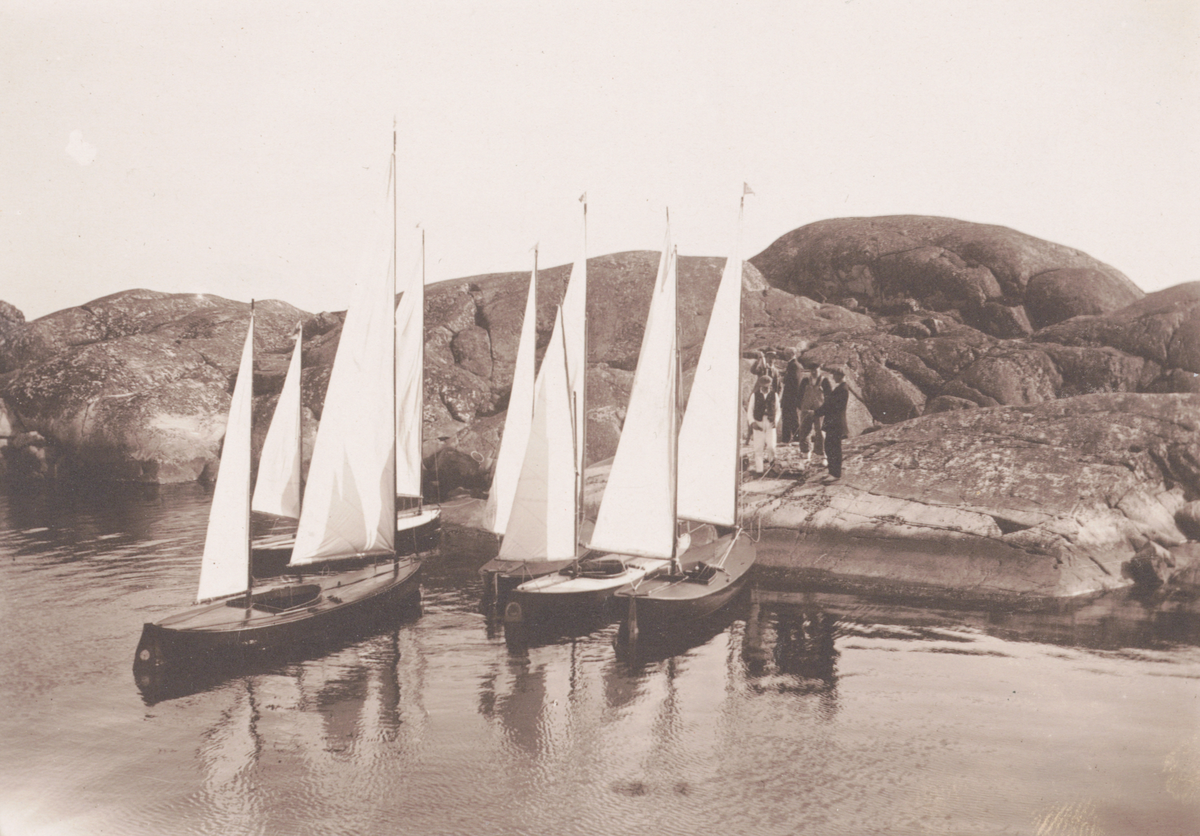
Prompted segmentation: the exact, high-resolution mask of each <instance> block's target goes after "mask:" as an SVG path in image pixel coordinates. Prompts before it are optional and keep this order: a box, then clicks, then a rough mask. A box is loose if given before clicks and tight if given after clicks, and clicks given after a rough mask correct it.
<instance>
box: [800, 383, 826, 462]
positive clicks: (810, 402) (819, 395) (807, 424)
mask: <svg viewBox="0 0 1200 836" xmlns="http://www.w3.org/2000/svg"><path fill="white" fill-rule="evenodd" d="M823 403H825V391H824V390H823V389H822V388H821V381H820V380H819V378H818V375H817V373H816V371H815V370H812V369H805V370H804V377H803V379H802V380H801V381H800V429H799V432H798V435H799V438H800V452H801V453H803V454H804V460H805V461H806V462H808V461H812V454H813V450H816V451H817V455H818V456H820V457H821V464H822V465H824V464H825V434H824V433H823V432H822V431H821V416H820V415H819V414H818V413H817V410H818V409H820V408H821V404H823ZM809 436H812V438H811V440H810V438H809Z"/></svg>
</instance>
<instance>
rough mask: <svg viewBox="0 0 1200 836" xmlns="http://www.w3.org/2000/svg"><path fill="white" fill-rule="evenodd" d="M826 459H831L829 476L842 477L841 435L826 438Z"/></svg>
mask: <svg viewBox="0 0 1200 836" xmlns="http://www.w3.org/2000/svg"><path fill="white" fill-rule="evenodd" d="M825 458H827V459H829V475H830V476H834V477H840V476H841V475H842V437H841V436H840V435H827V436H825Z"/></svg>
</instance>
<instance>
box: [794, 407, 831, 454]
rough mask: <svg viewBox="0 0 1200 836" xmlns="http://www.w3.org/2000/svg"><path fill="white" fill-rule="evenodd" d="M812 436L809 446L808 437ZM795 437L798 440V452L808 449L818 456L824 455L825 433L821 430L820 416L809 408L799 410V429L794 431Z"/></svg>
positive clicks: (805, 451)
mask: <svg viewBox="0 0 1200 836" xmlns="http://www.w3.org/2000/svg"><path fill="white" fill-rule="evenodd" d="M810 435H811V436H812V442H811V444H812V446H811V447H810V446H809V440H808V437H809V436H810ZM796 437H797V438H798V439H799V440H800V452H801V453H807V452H808V451H809V450H810V449H811V450H813V451H814V452H815V453H816V454H817V455H818V456H824V455H825V434H824V433H823V432H821V416H820V415H817V414H815V413H814V412H813V411H812V410H811V409H804V410H801V411H800V430H799V431H798V432H797V433H796Z"/></svg>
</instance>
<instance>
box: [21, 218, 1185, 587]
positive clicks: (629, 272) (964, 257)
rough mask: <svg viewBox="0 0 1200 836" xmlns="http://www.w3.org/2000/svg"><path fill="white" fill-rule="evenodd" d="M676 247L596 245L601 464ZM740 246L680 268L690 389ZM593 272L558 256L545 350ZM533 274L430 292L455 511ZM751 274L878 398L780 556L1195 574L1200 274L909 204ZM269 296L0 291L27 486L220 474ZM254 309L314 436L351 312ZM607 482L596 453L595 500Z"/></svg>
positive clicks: (435, 459)
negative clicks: (1115, 260)
mask: <svg viewBox="0 0 1200 836" xmlns="http://www.w3.org/2000/svg"><path fill="white" fill-rule="evenodd" d="M656 259H657V254H655V253H646V252H633V253H617V254H612V255H604V256H596V257H594V258H592V259H589V262H588V270H589V297H588V306H589V340H590V352H591V354H590V366H589V371H588V383H589V410H588V453H589V459H590V460H591V461H592V462H598V461H602V460H604V459H606V458H607V457H609V456H611V455H612V453H613V451H614V450H615V446H616V441H617V438H618V437H619V434H620V427H621V423H622V421H623V419H624V406H625V401H626V399H627V396H628V389H629V385H630V381H631V379H632V366H633V363H634V362H635V361H636V355H637V346H638V345H639V344H640V340H641V329H642V323H643V321H644V319H645V313H646V308H647V306H648V302H649V293H650V287H651V284H652V282H653V278H654V268H655V263H656ZM723 263H724V259H722V258H713V257H682V258H681V259H680V268H679V273H680V275H679V281H680V296H679V299H680V301H679V316H680V331H681V345H682V350H683V359H684V367H685V386H686V369H688V368H690V367H691V366H693V365H694V364H695V362H696V357H697V354H698V351H699V345H700V341H701V340H702V337H703V333H704V329H705V327H706V325H707V321H708V316H709V312H710V309H711V307H712V302H713V296H714V294H715V291H716V285H717V281H718V278H719V276H720V272H721V267H722V265H723ZM568 273H569V267H568V266H565V265H564V266H562V267H557V268H550V269H548V270H543V271H540V273H539V279H540V283H539V290H538V299H537V302H538V305H537V308H538V344H539V346H541V347H544V345H545V343H546V341H547V340H548V338H549V331H550V326H551V323H552V321H553V313H554V309H555V306H556V305H557V304H558V302H559V301H560V300H561V296H562V293H563V290H564V288H565V284H566V278H567V275H568ZM527 280H528V277H527V275H525V274H515V273H513V274H494V275H487V276H477V277H472V278H468V279H463V280H461V281H453V282H443V283H441V284H439V285H433V286H431V287H430V288H429V289H428V292H427V298H426V412H425V422H424V423H425V439H426V450H425V453H426V471H427V473H428V476H429V478H428V481H427V484H426V492H427V496H428V498H429V499H430V500H433V501H437V500H446V499H448V498H450V497H453V496H459V497H470V496H474V497H476V498H478V497H479V496H481V495H482V494H483V493H484V492H485V491H486V489H487V486H488V484H489V482H490V470H491V466H492V461H493V458H494V456H495V452H496V449H497V446H498V441H499V435H500V433H501V432H502V430H503V425H504V410H505V408H506V406H507V398H508V390H509V388H510V386H511V381H512V368H513V363H514V361H515V352H516V342H517V332H518V329H519V325H520V318H521V311H522V309H523V307H524V305H523V301H524V288H525V287H526V286H527ZM742 284H743V287H742V317H743V338H744V348H745V351H746V352H747V354H748V355H749V354H750V353H752V352H754V351H757V350H761V351H764V352H766V353H767V355H768V356H774V357H776V358H779V357H782V355H784V354H785V353H786V352H787V351H788V350H791V349H796V350H798V351H799V352H800V355H801V357H802V359H803V360H804V361H806V362H808V363H812V364H833V363H837V364H840V365H842V366H844V367H846V368H847V369H848V370H849V375H850V377H851V380H852V382H853V384H854V390H855V391H856V393H858V394H859V395H860V396H861V397H856V398H852V401H851V408H850V411H849V419H850V420H849V424H850V430H851V436H852V437H851V438H850V439H848V440H847V442H846V453H847V461H846V469H845V475H844V476H843V478H842V479H841V480H840V481H838V482H832V483H827V482H826V481H822V480H821V479H820V478H819V477H820V476H821V475H822V474H820V473H819V472H818V471H817V470H815V469H813V468H812V467H811V466H805V463H803V462H801V461H799V460H798V458H797V454H796V451H795V450H794V449H788V448H783V449H782V450H781V454H780V457H779V462H778V468H777V469H776V470H775V471H773V472H772V473H771V474H770V475H769V477H768V478H763V479H758V480H754V481H751V482H748V483H747V484H746V489H745V495H744V499H745V520H746V522H747V525H748V527H750V528H751V530H752V531H753V532H754V533H755V536H758V537H760V541H759V563H760V565H761V566H762V567H763V571H790V572H793V573H801V574H804V575H805V576H806V577H809V578H815V579H820V578H825V577H836V578H839V579H841V580H842V581H844V582H847V583H863V584H893V585H905V584H907V585H913V586H915V587H916V586H928V587H930V588H935V589H942V590H950V591H954V592H956V593H961V594H964V595H971V596H973V597H984V598H987V597H997V598H1008V599H1014V600H1016V599H1023V598H1044V599H1063V598H1074V597H1078V596H1081V595H1086V594H1090V593H1097V592H1102V591H1104V590H1109V589H1114V588H1119V587H1125V586H1129V585H1131V584H1134V583H1137V584H1139V585H1140V586H1142V587H1144V588H1147V589H1152V588H1159V589H1160V594H1161V590H1166V591H1169V592H1172V593H1175V592H1179V593H1180V594H1190V593H1185V592H1183V590H1188V589H1194V588H1195V587H1196V580H1197V574H1198V571H1197V567H1196V564H1195V562H1194V561H1193V560H1192V552H1193V549H1194V547H1195V546H1196V539H1200V506H1197V505H1195V504H1194V503H1195V502H1196V501H1197V500H1200V421H1198V418H1200V283H1191V284H1182V285H1177V286H1175V287H1172V288H1170V289H1168V290H1164V291H1159V292H1157V293H1154V294H1151V295H1149V296H1147V295H1145V294H1143V293H1142V292H1141V291H1140V290H1139V289H1138V288H1137V286H1136V285H1134V284H1133V282H1131V281H1130V280H1129V279H1128V278H1126V277H1125V276H1124V275H1122V274H1121V273H1120V272H1119V271H1117V270H1115V269H1113V268H1112V267H1109V266H1108V265H1104V264H1102V263H1100V262H1098V261H1096V260H1095V259H1092V258H1090V257H1089V256H1087V255H1086V254H1084V253H1081V252H1079V251H1077V250H1073V249H1070V248H1068V247H1064V246H1062V245H1059V244H1053V243H1051V242H1046V241H1041V240H1039V239H1036V238H1033V237H1031V236H1028V235H1024V234H1022V233H1019V232H1015V231H1013V230H1009V229H1005V228H1003V227H995V226H987V225H982V224H970V223H966V222H963V221H956V220H953V219H947V218H928V217H919V216H895V217H887V218H842V219H835V220H830V221H821V222H818V223H815V224H810V225H808V226H806V227H801V228H800V229H797V230H794V231H793V232H790V233H788V234H786V235H784V236H782V237H781V238H780V239H779V240H778V241H776V242H775V243H774V244H772V245H771V246H770V247H768V248H767V249H766V250H764V251H763V252H762V253H760V254H759V255H758V256H755V257H754V258H752V259H750V260H749V261H748V262H747V263H746V265H745V269H744V271H743V283H742ZM248 307H249V306H248V305H245V304H243V303H239V302H233V301H230V300H226V299H221V298H219V297H214V296H208V295H203V294H163V293H156V292H154V291H148V290H132V291H126V292H123V293H119V294H114V295H112V296H109V297H105V298H103V299H97V300H94V301H93V302H89V303H87V304H86V305H81V306H78V307H75V308H68V309H65V310H63V311H58V312H56V313H54V314H50V315H49V316H46V317H42V318H41V319H38V320H35V321H33V322H25V321H24V317H23V315H22V314H21V313H20V311H17V310H16V309H14V308H12V306H10V305H7V304H4V303H2V302H0V472H2V473H4V474H5V479H6V481H7V482H9V483H10V484H13V485H19V484H21V483H23V482H24V481H25V480H29V479H35V480H36V479H56V478H57V479H76V478H93V479H96V478H98V479H113V480H125V481H130V480H132V481H143V482H153V483H169V482H179V481H191V480H196V479H200V480H205V479H211V478H212V476H213V475H214V474H215V472H216V467H217V465H218V464H219V454H220V445H221V440H222V431H223V426H224V418H225V411H226V410H227V409H228V404H229V393H230V392H231V391H232V386H233V382H234V381H233V377H234V374H235V364H236V358H237V351H238V346H239V344H240V339H241V335H242V334H244V329H245V323H246V318H247V316H248V313H249V309H248ZM256 316H257V322H258V326H257V329H256V331H257V334H258V336H257V349H258V357H257V360H256V364H255V387H256V398H255V437H256V440H257V441H258V443H261V440H262V437H263V436H264V435H265V432H266V427H267V424H268V422H269V417H270V415H271V413H272V411H273V409H274V402H275V398H276V397H277V394H278V389H279V386H280V385H281V383H282V377H283V371H284V368H285V366H286V363H287V352H288V350H289V349H290V346H291V334H292V332H293V330H294V328H295V327H296V325H297V324H300V325H301V326H302V327H303V330H304V336H305V339H304V375H303V390H304V403H305V416H304V422H303V424H304V432H305V437H306V447H307V449H309V450H311V443H312V440H313V438H314V437H315V432H316V426H317V424H318V423H319V420H320V416H321V405H322V401H323V397H324V390H325V385H326V384H327V382H328V374H329V368H330V365H331V363H332V359H333V355H334V352H335V350H336V347H337V342H338V338H339V336H340V329H341V320H342V317H341V315H340V314H337V313H320V314H315V315H314V314H311V313H307V312H304V311H300V310H297V309H296V308H294V307H292V306H291V305H288V304H287V303H285V302H278V301H268V302H260V303H258V306H257V308H256ZM603 477H604V467H603V466H594V467H592V468H591V469H590V471H589V498H588V502H589V503H594V502H595V501H596V499H597V498H598V491H600V490H602V486H603ZM476 503H477V499H476V500H470V499H463V500H462V501H461V502H460V503H459V505H458V506H454V507H453V508H451V509H450V510H448V521H449V522H450V524H451V525H455V524H456V523H455V521H454V516H455V513H458V512H459V511H461V512H462V513H461V516H462V519H461V520H460V521H459V523H461V525H460V530H461V531H463V532H467V531H471V530H473V529H472V527H473V526H477V522H476V521H473V520H474V516H473V512H471V511H470V510H469V509H470V508H471V507H473V504H476ZM448 507H449V506H448ZM483 539H484V540H486V538H483ZM481 542H482V541H481Z"/></svg>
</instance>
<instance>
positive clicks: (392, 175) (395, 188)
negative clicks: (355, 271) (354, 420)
mask: <svg viewBox="0 0 1200 836" xmlns="http://www.w3.org/2000/svg"><path fill="white" fill-rule="evenodd" d="M388 179H389V180H391V187H392V269H391V271H390V273H391V275H390V276H389V277H388V278H389V280H390V284H391V287H390V289H389V291H388V304H389V305H390V306H391V309H392V316H391V320H392V384H391V385H392V424H391V426H392V429H391V431H390V432H391V435H392V472H391V478H390V481H391V487H390V488H389V489H388V491H387V493H388V496H390V497H391V498H392V502H391V506H392V512H391V515H390V516H389V517H388V527H389V528H390V529H391V531H392V558H393V559H394V560H395V561H396V567H397V569H399V566H400V557H399V554H398V553H397V551H396V472H397V468H398V466H399V463H398V462H397V456H398V455H399V452H400V451H399V450H398V449H397V447H396V273H397V271H398V267H399V262H398V260H397V255H398V252H397V250H398V247H397V229H396V216H397V214H398V212H397V200H398V198H397V193H398V192H399V191H400V188H399V184H398V183H397V180H398V179H399V172H397V171H396V120H395V119H394V118H393V119H392V159H391V171H390V172H389V177H388Z"/></svg>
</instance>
